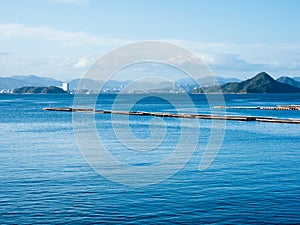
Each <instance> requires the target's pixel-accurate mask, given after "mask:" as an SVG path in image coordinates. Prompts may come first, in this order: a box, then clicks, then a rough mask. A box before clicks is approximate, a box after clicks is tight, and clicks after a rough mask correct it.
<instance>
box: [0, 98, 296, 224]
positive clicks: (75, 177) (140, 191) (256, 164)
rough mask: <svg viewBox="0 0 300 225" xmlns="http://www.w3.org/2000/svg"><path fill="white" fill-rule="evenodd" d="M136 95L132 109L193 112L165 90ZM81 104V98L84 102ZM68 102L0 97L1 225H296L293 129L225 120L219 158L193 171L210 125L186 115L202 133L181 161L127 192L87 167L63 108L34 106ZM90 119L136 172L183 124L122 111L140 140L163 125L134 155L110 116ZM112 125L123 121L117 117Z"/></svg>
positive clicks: (68, 102) (103, 101) (158, 158)
mask: <svg viewBox="0 0 300 225" xmlns="http://www.w3.org/2000/svg"><path fill="white" fill-rule="evenodd" d="M115 97H116V96H115V95H103V96H101V97H100V99H98V103H97V108H99V109H100V108H103V109H110V108H112V103H113V101H114V99H115ZM135 97H136V96H135ZM144 97H145V98H144ZM144 97H143V96H139V97H138V98H141V100H140V101H138V102H137V103H136V104H135V105H134V106H133V107H132V110H135V111H161V112H190V111H191V107H192V106H191V105H190V104H187V103H186V102H185V100H184V98H182V97H181V96H180V95H169V96H168V98H169V99H172V101H173V103H174V104H175V105H176V106H174V104H173V105H172V104H170V103H168V102H167V101H166V100H164V96H161V98H157V97H147V96H144ZM131 98H133V96H131V95H126V96H124V97H123V98H122V99H121V103H122V104H120V105H118V106H119V108H120V109H126V104H128V102H130V99H131ZM191 98H192V99H193V102H194V104H195V107H196V110H197V111H198V112H202V113H209V108H208V104H207V101H206V100H205V96H203V95H193V96H191ZM88 100H89V96H83V100H82V105H83V106H88V105H89V104H90V103H89V102H88ZM225 100H226V104H227V105H236V106H240V105H247V106H258V105H262V106H275V105H285V104H300V95H295V94H293V95H225ZM215 104H216V105H217V104H218V102H216V103H215ZM72 105H73V96H71V95H0V109H1V110H0V125H1V126H0V180H1V182H0V224H38V223H47V224H49V223H52V224H91V223H100V222H103V223H109V224H141V223H145V224H149V223H150V224H154V223H158V224H187V223H193V224H194V223H195V224H202V223H203V224H207V223H214V224H245V223H247V224H249V223H255V224H257V223H271V224H274V223H277V224H297V223H298V224H299V223H300V167H299V165H300V125H297V124H275V123H260V122H239V121H228V122H227V123H226V130H225V137H224V140H223V143H222V146H221V148H220V150H219V152H218V155H217V157H216V158H215V159H214V161H213V163H212V164H211V165H210V166H209V168H208V169H206V170H205V171H199V170H198V167H199V163H200V161H201V157H202V155H203V151H204V148H205V146H206V144H207V143H208V141H209V137H210V127H211V123H212V121H205V120H201V121H197V120H190V122H188V123H187V124H186V126H187V127H188V129H193V125H195V124H197V123H198V122H199V123H198V125H199V126H200V135H199V137H198V145H197V149H196V150H195V152H194V153H193V155H192V156H191V159H190V160H189V162H188V163H187V164H186V165H185V166H184V168H182V169H181V170H180V171H179V172H178V173H176V174H175V175H174V176H172V177H170V178H169V179H167V180H163V181H161V182H160V183H155V184H152V185H149V186H144V187H140V188H134V187H131V186H126V185H122V184H119V183H117V182H112V181H110V180H108V179H107V178H105V177H103V176H101V175H99V174H98V173H96V172H95V171H94V170H93V169H92V168H91V167H90V166H89V164H88V163H87V162H86V161H85V160H84V158H83V156H82V154H81V152H80V150H79V148H78V146H77V144H76V139H75V137H74V131H73V126H72V114H71V113H68V112H50V111H43V110H42V108H43V107H71V106H72ZM227 114H230V115H233V114H242V115H263V116H274V117H280V118H300V111H262V110H250V109H248V110H245V109H243V110H237V109H228V110H227ZM91 116H94V117H95V121H96V128H97V131H98V132H99V137H100V138H101V139H102V141H103V143H104V146H105V147H106V148H107V149H109V151H110V154H111V155H112V156H113V157H115V158H117V159H118V160H119V161H123V162H124V163H126V164H128V165H130V166H133V167H136V168H138V167H139V166H140V165H144V166H145V165H146V166H147V165H156V164H159V163H162V162H163V160H164V159H165V158H166V157H167V156H168V155H169V154H172V150H173V147H174V146H173V145H174V144H176V143H177V142H178V139H179V136H180V135H181V132H182V130H183V128H182V126H181V124H180V122H179V121H178V120H177V119H170V118H169V119H168V118H165V119H160V120H157V121H156V120H155V121H153V120H152V119H153V118H151V117H130V118H129V120H130V124H129V128H128V129H129V130H130V131H131V132H132V133H133V135H135V137H136V138H139V139H141V140H145V143H146V140H147V138H149V137H150V136H151V126H153V127H152V128H153V129H154V130H155V129H159V128H160V126H161V124H166V126H165V127H166V130H165V131H166V136H165V138H164V140H163V142H162V144H161V146H159V147H158V148H157V149H155V150H153V151H151V152H149V153H143V152H132V151H130V149H126V147H124V146H122V145H120V143H117V141H116V137H115V136H114V133H113V129H112V124H111V120H112V118H111V115H107V114H105V115H102V114H100V115H91ZM151 121H152V122H151ZM114 123H116V124H117V125H120V126H121V127H122V124H123V117H122V116H118V117H115V118H114ZM150 123H152V125H151V124H150ZM190 135H193V133H192V132H191V134H190ZM174 163H175V164H176V162H174ZM132 176H135V175H134V174H133V175H132ZM128 179H130V176H129V177H128ZM132 179H133V177H132Z"/></svg>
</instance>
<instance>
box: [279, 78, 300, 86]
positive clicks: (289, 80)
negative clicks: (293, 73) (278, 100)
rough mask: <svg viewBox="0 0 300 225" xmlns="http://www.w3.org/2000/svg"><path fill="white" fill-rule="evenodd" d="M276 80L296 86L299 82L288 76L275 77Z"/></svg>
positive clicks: (299, 84)
mask: <svg viewBox="0 0 300 225" xmlns="http://www.w3.org/2000/svg"><path fill="white" fill-rule="evenodd" d="M276 80H277V81H278V82H280V83H283V84H288V85H291V86H294V87H297V88H300V82H298V81H296V80H294V79H293V78H290V77H279V78H278V79H276Z"/></svg>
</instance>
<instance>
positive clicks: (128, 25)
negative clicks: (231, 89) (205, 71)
mask: <svg viewBox="0 0 300 225" xmlns="http://www.w3.org/2000/svg"><path fill="white" fill-rule="evenodd" d="M299 9H300V1H298V0H272V1H268V0H264V1H261V0H180V1H179V0H151V1H148V0H126V1H124V0H118V1H117V0H28V1H18V0H10V1H4V0H2V1H0V76H12V75H16V74H18V75H27V74H36V75H39V76H45V77H53V78H56V79H60V80H71V79H75V78H79V77H82V76H83V75H84V74H85V72H86V71H87V70H88V69H89V67H90V66H91V65H93V64H94V63H95V62H96V61H97V59H99V58H100V57H101V56H103V55H104V54H107V53H109V52H110V51H111V50H112V49H116V48H118V47H120V46H123V45H126V44H130V43H135V42H138V41H145V40H158V41H165V42H168V43H173V44H176V45H179V46H181V47H184V48H186V49H188V50H189V51H191V52H193V53H195V54H197V55H198V56H199V57H200V58H201V59H202V61H203V62H204V63H205V64H206V65H207V66H208V67H209V68H210V70H211V71H212V72H213V74H214V75H216V76H223V77H237V78H240V79H245V78H249V77H252V76H254V75H255V74H257V73H259V72H261V71H266V72H268V73H269V74H270V75H272V76H273V77H275V78H276V77H279V76H291V77H296V76H298V77H299V76H300V29H299V27H300V26H299V25H300V13H299ZM183 63H185V62H183ZM186 63H190V61H189V59H187V62H186Z"/></svg>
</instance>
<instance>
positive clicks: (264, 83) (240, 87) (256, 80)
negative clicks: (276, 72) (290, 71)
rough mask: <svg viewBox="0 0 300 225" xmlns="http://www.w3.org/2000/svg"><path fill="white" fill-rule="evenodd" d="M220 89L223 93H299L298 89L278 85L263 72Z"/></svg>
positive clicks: (281, 84)
mask: <svg viewBox="0 0 300 225" xmlns="http://www.w3.org/2000/svg"><path fill="white" fill-rule="evenodd" d="M221 88H222V91H223V93H300V88H296V87H293V86H291V85H288V84H283V83H280V82H278V81H276V80H274V79H273V78H272V77H271V76H270V75H269V74H267V73H265V72H262V73H259V74H257V75H256V76H255V77H253V78H251V79H248V80H245V81H242V82H239V83H237V82H235V83H228V84H225V85H222V86H221Z"/></svg>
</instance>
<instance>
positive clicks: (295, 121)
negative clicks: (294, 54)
mask: <svg viewBox="0 0 300 225" xmlns="http://www.w3.org/2000/svg"><path fill="white" fill-rule="evenodd" d="M43 110H47V111H62V112H79V113H97V114H120V115H135V116H156V117H173V118H187V119H189V118H190V119H210V120H236V121H259V122H266V123H293V124H300V119H279V118H275V117H259V116H228V115H225V116H221V115H209V114H187V113H162V112H135V111H129V112H127V111H112V110H97V109H92V108H43Z"/></svg>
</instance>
